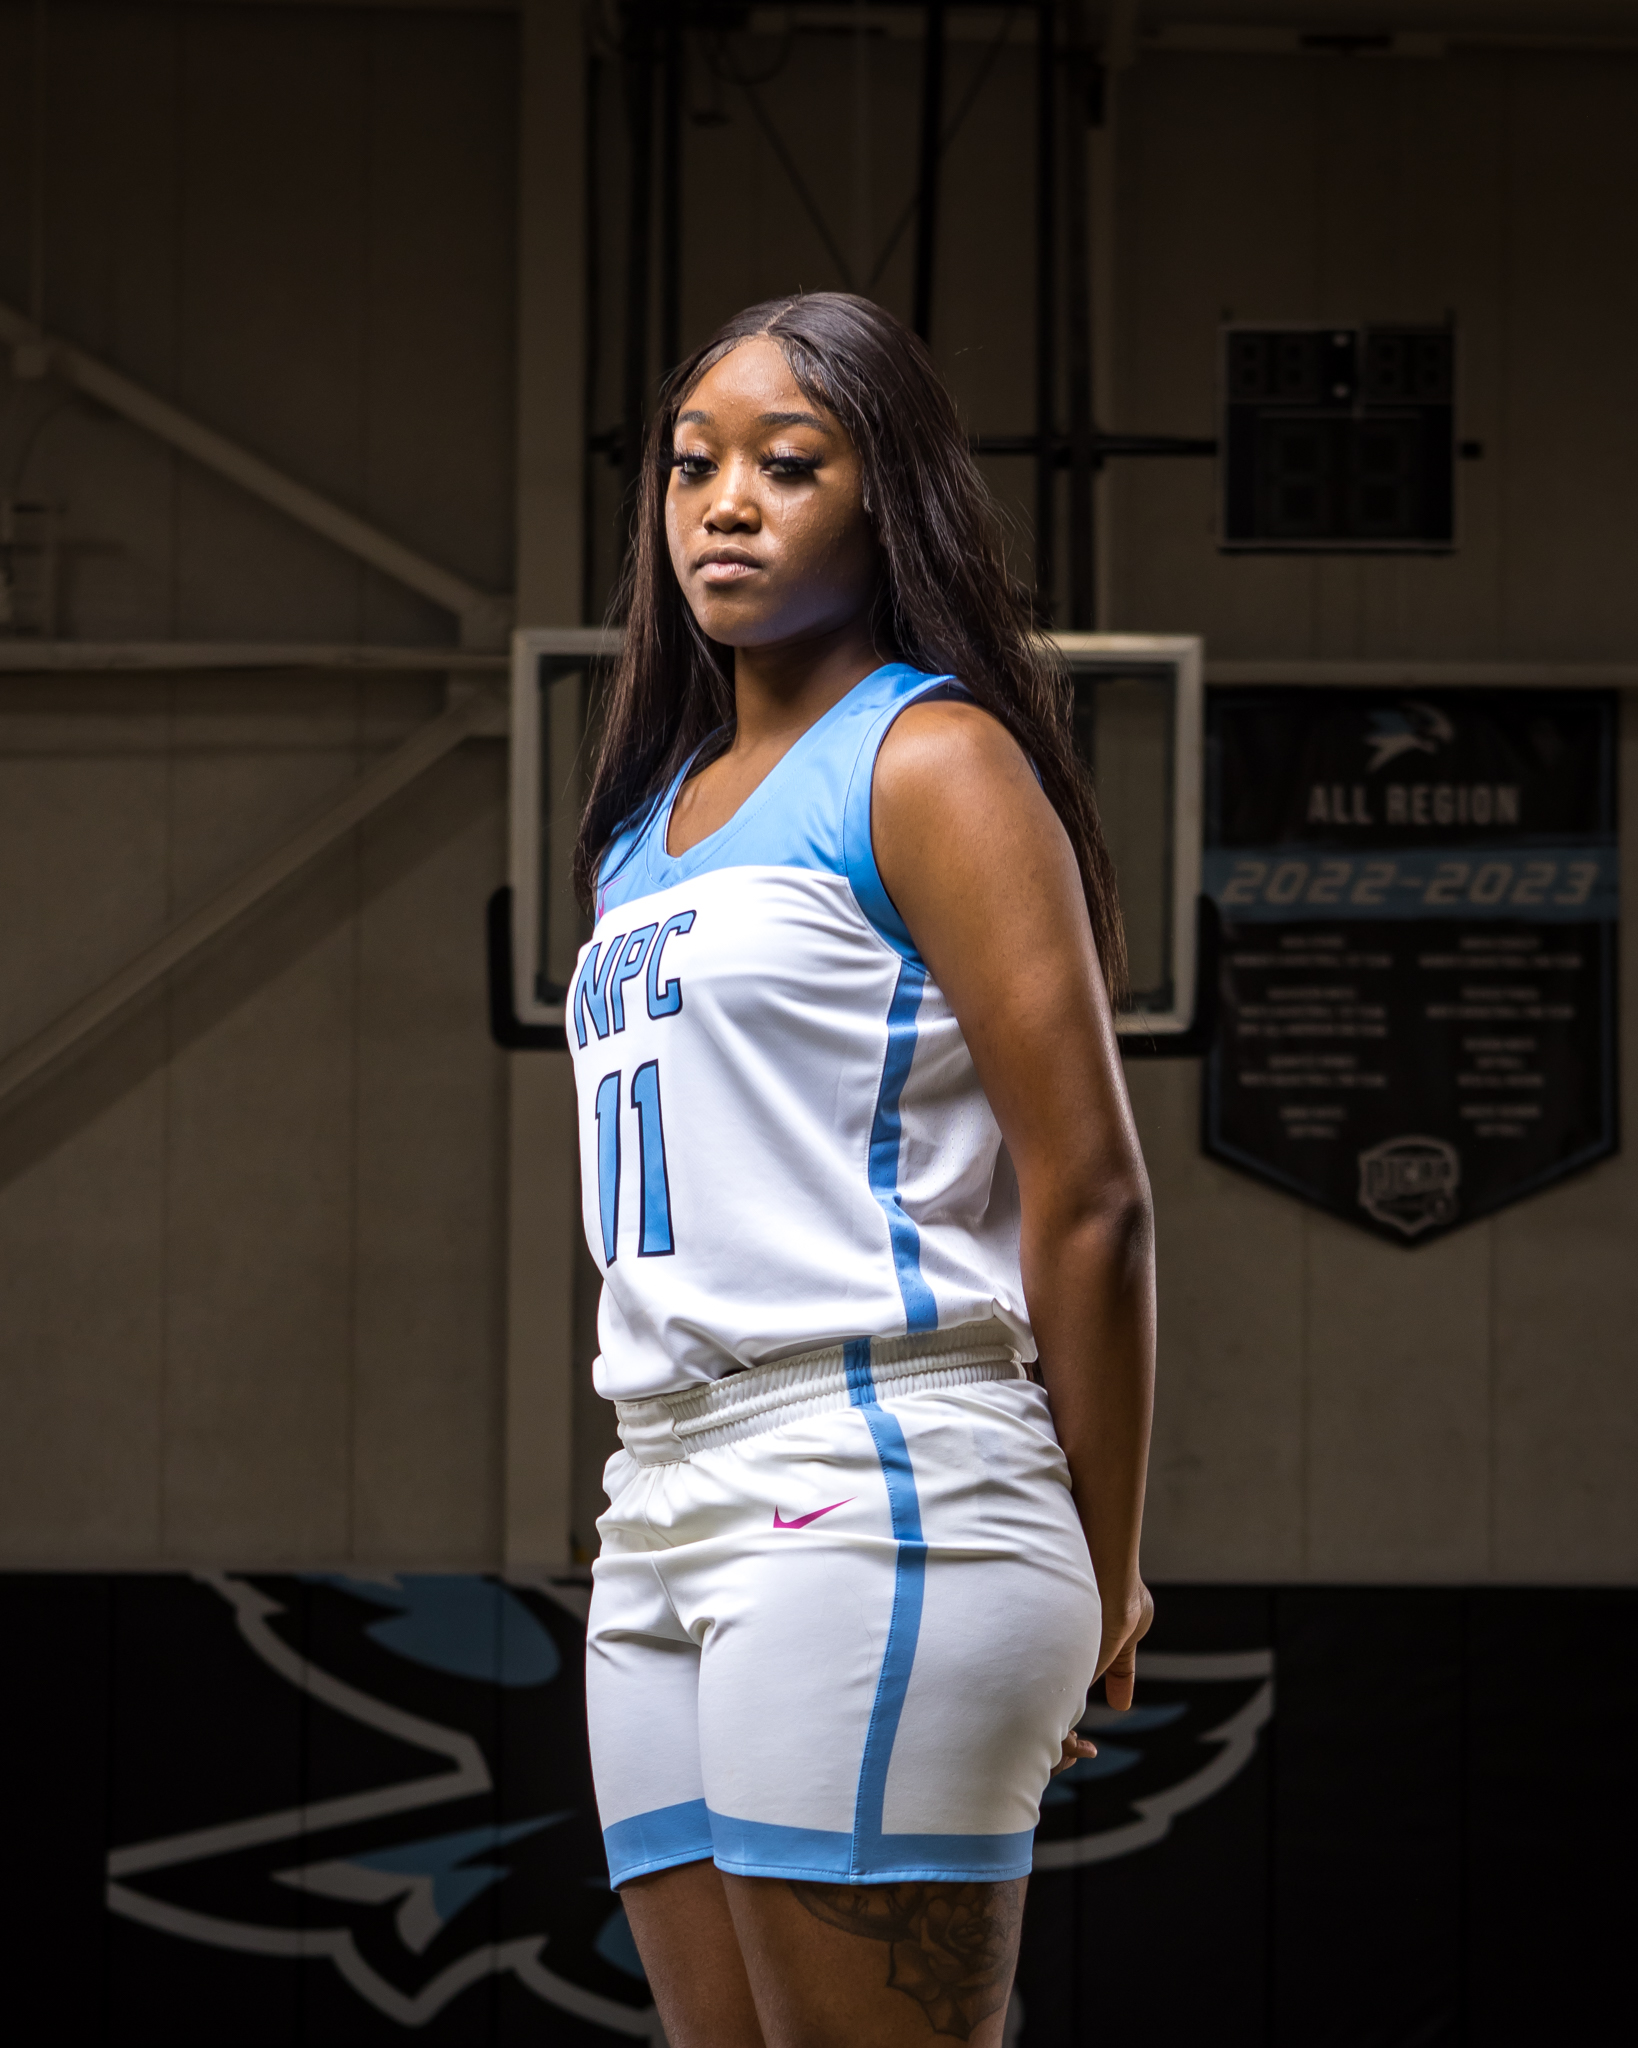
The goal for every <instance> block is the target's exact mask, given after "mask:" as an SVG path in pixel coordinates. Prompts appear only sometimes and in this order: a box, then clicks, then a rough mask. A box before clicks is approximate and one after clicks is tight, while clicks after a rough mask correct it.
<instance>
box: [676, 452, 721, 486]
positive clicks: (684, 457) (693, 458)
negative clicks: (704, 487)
mask: <svg viewBox="0 0 1638 2048" xmlns="http://www.w3.org/2000/svg"><path fill="white" fill-rule="evenodd" d="M712 466H713V465H712V462H711V458H710V456H709V455H694V454H688V453H685V452H684V450H682V449H681V448H678V449H674V450H673V451H672V456H671V467H672V468H673V469H674V470H676V472H677V474H678V475H679V476H682V477H686V478H687V479H688V480H689V481H690V482H698V480H699V479H700V478H701V477H702V476H704V475H705V474H706V473H707V471H709V470H710V469H711V468H712Z"/></svg>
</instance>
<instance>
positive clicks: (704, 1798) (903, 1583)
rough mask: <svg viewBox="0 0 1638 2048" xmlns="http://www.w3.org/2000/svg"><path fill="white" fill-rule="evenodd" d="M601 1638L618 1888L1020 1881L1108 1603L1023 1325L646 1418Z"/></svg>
mask: <svg viewBox="0 0 1638 2048" xmlns="http://www.w3.org/2000/svg"><path fill="white" fill-rule="evenodd" d="M620 1424H621V1437H622V1440H623V1443H624V1445H625V1448H624V1449H623V1450H620V1451H617V1452H616V1453H615V1455H614V1457H613V1458H612V1459H611V1460H610V1461H609V1465H608V1470H607V1473H606V1475H605V1485H606V1486H607V1488H608V1492H609V1497H610V1506H609V1510H608V1512H607V1513H606V1514H605V1515H604V1516H603V1518H602V1520H601V1522H600V1523H599V1524H598V1527H599V1530H600V1531H601V1534H602V1539H603V1543H602V1554H601V1555H600V1556H599V1558H598V1560H597V1564H596V1567H595V1571H594V1580H595V1590H594V1592H593V1595H592V1602H591V1614H590V1621H589V1625H588V1634H587V1673H586V1694H587V1710H588V1716H589V1720H590V1724H591V1749H592V1766H593V1771H594V1774H595V1777H596V1783H597V1802H598V1807H599V1809H600V1814H601V1819H602V1823H603V1835H604V1841H605V1844H606V1846H607V1850H608V1860H609V1875H610V1879H611V1882H612V1883H614V1884H615V1885H619V1884H622V1883H624V1882H625V1881H626V1880H627V1879H628V1878H633V1877H639V1876H641V1875H643V1874H644V1873H645V1872H647V1871H653V1870H664V1869H666V1868H668V1867H669V1866H670V1865H672V1864H678V1863H692V1862H696V1861H699V1860H701V1859H704V1858H707V1857H709V1858H712V1859H714V1860H715V1862H716V1864H717V1866H718V1868H719V1869H722V1870H727V1871H733V1872H736V1873H738V1874H740V1875H743V1876H748V1877H784V1878H810V1879H816V1880H819V1881H821V1882H830V1883H837V1884H879V1883H889V1882H894V1881H899V1880H904V1879H917V1878H920V1879H939V1880H956V1881H962V1880H965V1881H971V1880H975V1879H1001V1878H1012V1877H1020V1876H1022V1875H1023V1874H1024V1873H1025V1872H1027V1871H1028V1869H1029V1867H1030V1850H1031V1842H1032V1835H1033V1830H1034V1826H1035V1821H1036V1816H1037V1812H1038V1809H1039V1806H1040V1799H1041V1793H1042V1790H1043V1789H1044V1787H1045V1785H1046V1782H1047V1778H1048V1776H1049V1774H1050V1772H1051V1769H1052V1766H1053V1765H1054V1764H1055V1763H1056V1762H1057V1761H1058V1758H1059V1756H1060V1754H1061V1750H1062V1743H1063V1738H1064V1736H1065V1735H1066V1734H1067V1733H1068V1732H1069V1730H1070V1729H1071V1728H1073V1727H1074V1726H1075V1724H1076V1722H1077V1721H1078V1720H1079V1718H1080V1716H1081V1714H1082V1712H1083V1710H1084V1707H1085V1703H1086V1694H1087V1689H1088V1687H1089V1686H1090V1684H1091V1682H1092V1673H1093V1667H1094V1665H1095V1663H1096V1660H1097V1651H1098V1634H1099V1620H1100V1615H1099V1602H1098V1590H1097V1584H1096V1581H1095V1580H1094V1578H1093V1575H1092V1565H1091V1560H1090V1558H1089V1557H1088V1555H1087V1548H1086V1541H1085V1538H1084V1537H1083V1535H1082V1533H1081V1527H1080V1522H1079V1520H1078V1518H1077V1516H1076V1513H1075V1508H1074V1504H1073V1502H1072V1500H1071V1497H1070V1490H1069V1470H1068V1466H1067V1465H1066V1463H1065V1460H1064V1455H1063V1452H1062V1451H1061V1450H1060V1448H1059V1446H1058V1441H1057V1438H1056V1436H1055V1435H1054V1433H1053V1427H1052V1418H1051V1415H1050V1413H1049V1411H1048V1408H1047V1401H1046V1396H1045V1394H1044V1393H1043V1391H1042V1390H1041V1388H1040V1387H1039V1386H1037V1385H1035V1384H1034V1383H1033V1382H1032V1381H1031V1380H1030V1379H1029V1378H1027V1377H1026V1375H1025V1373H1024V1369H1023V1368H1022V1366H1020V1365H1019V1363H1018V1361H1017V1358H1016V1355H1015V1354H1014V1353H1013V1352H1012V1351H1011V1350H1010V1348H1009V1347H1008V1344H1007V1342H1006V1340H1005V1333H1004V1332H1002V1331H1000V1329H999V1326H998V1325H995V1324H969V1325H966V1326H964V1327H963V1328H959V1329H955V1330H949V1331H944V1332H937V1333H932V1334H930V1335H916V1336H914V1337H899V1338H889V1339H885V1340H884V1339H880V1338H878V1339H876V1340H874V1342H871V1341H868V1340H863V1339H861V1340H859V1341H858V1342H855V1343H850V1344H846V1345H837V1346H834V1347H832V1348H831V1349H830V1350H828V1351H822V1352H811V1353H808V1354H806V1355H804V1356H803V1357H800V1358H795V1359H786V1360H783V1361H780V1362H778V1363H776V1364H773V1365H767V1366H758V1367H753V1368H751V1369H750V1370H749V1371H746V1372H742V1373H736V1374H734V1375H733V1376H732V1377H730V1378H728V1379H726V1380H720V1381H717V1382H715V1383H713V1384H711V1385H709V1386H705V1387H699V1388H691V1389H688V1390H686V1391H685V1392H682V1393H678V1394H670V1395H662V1396H659V1397H657V1398H655V1399H652V1400H647V1401H633V1402H623V1403H621V1404H620Z"/></svg>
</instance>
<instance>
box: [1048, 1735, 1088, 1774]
mask: <svg viewBox="0 0 1638 2048" xmlns="http://www.w3.org/2000/svg"><path fill="white" fill-rule="evenodd" d="M1097 1753H1098V1745H1097V1744H1096V1743H1095V1742H1092V1741H1089V1740H1088V1738H1087V1737H1086V1736H1084V1735H1077V1734H1076V1733H1075V1731H1074V1729H1073V1728H1071V1729H1070V1731H1069V1733H1068V1734H1067V1735H1066V1736H1065V1737H1064V1753H1063V1755H1062V1756H1061V1757H1059V1759H1058V1761H1057V1762H1056V1763H1055V1764H1054V1765H1053V1766H1052V1775H1053V1777H1057V1775H1058V1773H1059V1772H1060V1771H1067V1770H1068V1769H1069V1767H1070V1765H1071V1764H1078V1763H1079V1762H1080V1760H1081V1758H1082V1757H1085V1756H1096V1755H1097Z"/></svg>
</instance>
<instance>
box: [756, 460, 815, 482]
mask: <svg viewBox="0 0 1638 2048" xmlns="http://www.w3.org/2000/svg"><path fill="white" fill-rule="evenodd" d="M765 466H766V468H767V469H768V470H769V471H770V472H771V473H772V474H773V475H774V476H782V477H799V476H812V475H813V474H814V472H815V471H816V470H817V469H818V467H819V458H818V456H817V455H770V456H769V457H768V460H767V463H766V465H765Z"/></svg>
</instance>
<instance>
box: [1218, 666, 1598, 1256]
mask: <svg viewBox="0 0 1638 2048" xmlns="http://www.w3.org/2000/svg"><path fill="white" fill-rule="evenodd" d="M1615 747H1616V699H1615V695H1614V693H1613V692H1609V691H1574V692H1571V691H1561V690H1520V689H1506V690H1453V691H1442V692H1437V693H1434V692H1429V693H1427V694H1425V695H1423V694H1416V695H1402V694H1397V693H1395V694H1389V693H1379V692H1375V691H1368V690H1358V689H1274V688H1269V689H1237V690H1214V691H1212V692H1211V693H1210V695H1209V697H1208V700H1207V712H1206V830H1205V853H1204V879H1203V884H1202V886H1203V888H1204V890H1205V892H1206V894H1207V895H1209V896H1210V897H1211V898H1212V899H1213V901H1214V902H1215V903H1216V905H1217V908H1218V911H1219V913H1220V915H1221V918H1222V932H1223V943H1222V957H1221V966H1220V970H1219V974H1220V985H1219V1017H1220V1023H1219V1029H1218V1032H1217V1037H1216V1043H1215V1045H1214V1048H1213V1050H1212V1052H1211V1054H1210V1055H1209V1057H1208V1059H1207V1062H1206V1072H1205V1090H1204V1102H1203V1123H1204V1145H1205V1149H1206V1151H1207V1152H1208V1153H1210V1154H1211V1155H1212V1156H1213V1157H1215V1158H1218V1159H1221V1160H1224V1161H1225V1162H1226V1163H1227V1164H1229V1165H1232V1166H1237V1167H1240V1168H1241V1169H1243V1170H1244V1171H1245V1172H1248V1173H1252V1174H1255V1175H1257V1176H1258V1178H1260V1179H1263V1180H1267V1181H1271V1182H1272V1183H1273V1184H1274V1185H1275V1186H1276V1187H1281V1188H1284V1189H1286V1190H1287V1191H1288V1192H1289V1193H1291V1194H1294V1195H1298V1196H1300V1197H1301V1198H1302V1199H1303V1200H1305V1201H1309V1202H1313V1203H1315V1204H1317V1205H1318V1206H1319V1207H1320V1208H1322V1209H1329V1210H1330V1211H1331V1212H1332V1213H1333V1214H1335V1215H1338V1216H1344V1217H1346V1218H1348V1219H1349V1221H1351V1222H1354V1223H1358V1224H1360V1225H1361V1226H1362V1227H1363V1228H1365V1229H1367V1230H1372V1231H1375V1232H1376V1233H1377V1234H1378V1235H1380V1236H1383V1237H1386V1238H1388V1239H1390V1240H1391V1241H1392V1242H1393V1243H1395V1244H1402V1245H1419V1244H1427V1243H1429V1242H1431V1241H1432V1240H1433V1239H1434V1238H1436V1237H1438V1236H1441V1235H1442V1234H1443V1233H1444V1232H1446V1231H1448V1230H1453V1229H1455V1228H1457V1227H1458V1226H1459V1225H1460V1224H1463V1223H1470V1222H1472V1221H1473V1220H1474V1219H1475V1218H1476V1217H1480V1216H1486V1215H1489V1214H1491V1213H1492V1212H1493V1211H1495V1210H1497V1209H1499V1208H1502V1207H1503V1206H1504V1205H1505V1204H1506V1203H1508V1202H1513V1201H1517V1200H1518V1199H1519V1198H1520V1197H1521V1196H1523V1195H1527V1194H1531V1193H1533V1192H1535V1191H1536V1190H1537V1189H1539V1188H1542V1187H1545V1186H1547V1185H1548V1184H1549V1183H1550V1182H1552V1181H1555V1180H1558V1179H1560V1178H1562V1177H1563V1176H1564V1175H1565V1174H1567V1173H1573V1172H1574V1171H1576V1170H1577V1169H1578V1168H1580V1167H1583V1166H1586V1165H1588V1164H1589V1163H1590V1162H1591V1161H1593V1160H1595V1159H1599V1158H1602V1157H1603V1156H1604V1155H1605V1154H1607V1153H1610V1152H1613V1151H1614V1150H1615V1148H1616V1085H1615V1047H1616V1021H1615V1002H1616V983H1615V936H1616V914H1617V867H1618V862H1617V846H1616V817H1615V789H1616V753H1615Z"/></svg>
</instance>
